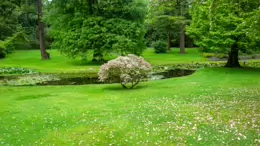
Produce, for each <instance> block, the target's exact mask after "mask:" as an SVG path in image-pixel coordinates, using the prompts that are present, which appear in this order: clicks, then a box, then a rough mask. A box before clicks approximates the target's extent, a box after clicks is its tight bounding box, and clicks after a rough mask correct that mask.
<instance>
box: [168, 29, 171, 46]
mask: <svg viewBox="0 0 260 146" xmlns="http://www.w3.org/2000/svg"><path fill="white" fill-rule="evenodd" d="M168 50H171V33H170V32H168Z"/></svg>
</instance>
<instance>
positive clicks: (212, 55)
mask: <svg viewBox="0 0 260 146" xmlns="http://www.w3.org/2000/svg"><path fill="white" fill-rule="evenodd" d="M203 57H204V58H212V57H215V54H214V53H203Z"/></svg>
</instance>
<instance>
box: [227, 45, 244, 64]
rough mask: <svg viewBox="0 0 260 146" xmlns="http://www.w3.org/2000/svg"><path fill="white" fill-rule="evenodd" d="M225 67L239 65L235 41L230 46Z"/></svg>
mask: <svg viewBox="0 0 260 146" xmlns="http://www.w3.org/2000/svg"><path fill="white" fill-rule="evenodd" d="M225 67H230V68H236V67H241V66H240V64H239V59H238V46H237V43H235V44H234V45H232V46H231V51H230V52H229V57H228V61H227V64H226V66H225Z"/></svg>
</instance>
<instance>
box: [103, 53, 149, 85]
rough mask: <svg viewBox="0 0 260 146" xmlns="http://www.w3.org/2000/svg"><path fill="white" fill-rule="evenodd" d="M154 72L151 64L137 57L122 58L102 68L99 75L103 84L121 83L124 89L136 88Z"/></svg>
mask: <svg viewBox="0 0 260 146" xmlns="http://www.w3.org/2000/svg"><path fill="white" fill-rule="evenodd" d="M151 70H152V66H151V64H149V63H148V62H146V61H145V60H144V59H143V58H142V57H138V56H136V55H132V54H130V55H128V56H120V57H118V58H116V59H114V60H111V61H109V62H108V63H106V64H104V65H102V66H101V68H100V71H99V73H98V76H99V79H100V81H102V82H119V83H121V85H122V86H123V87H124V88H128V87H127V84H130V87H129V88H133V87H135V86H136V85H137V84H138V83H139V82H140V80H141V79H143V78H146V77H147V76H148V73H149V72H150V71H151Z"/></svg>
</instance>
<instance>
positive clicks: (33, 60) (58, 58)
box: [0, 48, 206, 72]
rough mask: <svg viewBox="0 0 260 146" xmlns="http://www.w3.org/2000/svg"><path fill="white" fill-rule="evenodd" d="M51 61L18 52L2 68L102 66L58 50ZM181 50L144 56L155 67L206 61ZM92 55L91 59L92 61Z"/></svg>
mask: <svg viewBox="0 0 260 146" xmlns="http://www.w3.org/2000/svg"><path fill="white" fill-rule="evenodd" d="M49 52H50V53H51V60H49V61H42V60H41V59H40V51H39V50H30V51H16V52H14V53H13V54H10V55H9V56H8V57H7V58H6V59H2V60H0V67H6V66H7V67H8V66H11V67H26V68H32V69H37V70H39V71H41V72H74V71H86V70H90V69H92V68H93V69H98V68H99V66H100V65H96V64H92V63H91V62H89V63H87V64H85V65H82V64H81V62H80V60H79V59H76V60H70V59H68V58H67V57H66V56H62V55H61V54H60V53H59V52H58V51H57V50H50V51H49ZM178 52H179V49H176V48H174V49H173V50H172V51H171V52H168V53H167V54H155V53H154V50H152V49H147V50H146V51H145V52H144V54H143V56H144V58H145V59H146V60H147V61H148V62H150V63H152V64H153V65H161V64H173V63H190V62H192V61H205V60H206V59H205V58H203V56H202V55H201V53H199V52H198V50H197V49H187V54H184V55H180V54H179V53H178ZM91 56H92V55H91V54H90V57H89V58H90V59H91ZM111 58H115V55H114V56H113V55H111V56H108V57H107V58H106V59H111Z"/></svg>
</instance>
